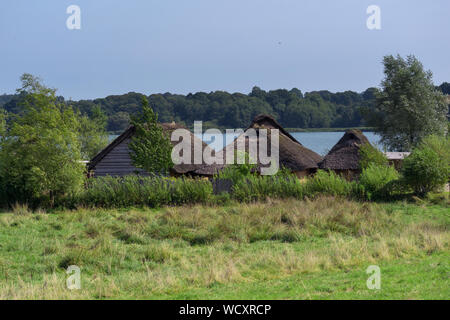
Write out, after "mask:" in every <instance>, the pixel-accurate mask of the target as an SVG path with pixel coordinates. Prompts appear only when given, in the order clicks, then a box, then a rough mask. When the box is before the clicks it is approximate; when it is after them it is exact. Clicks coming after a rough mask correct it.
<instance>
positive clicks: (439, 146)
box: [402, 136, 450, 196]
mask: <svg viewBox="0 0 450 320" xmlns="http://www.w3.org/2000/svg"><path fill="white" fill-rule="evenodd" d="M402 173H403V177H404V180H405V183H406V184H407V185H408V186H409V187H411V188H412V189H413V190H414V192H415V193H416V194H417V195H420V196H423V195H425V194H427V193H428V192H430V191H433V190H436V189H438V188H442V186H443V185H444V184H445V183H447V182H448V181H450V139H449V138H446V137H439V136H429V137H427V138H425V139H424V140H423V141H422V142H421V143H420V145H419V146H418V147H416V148H415V149H414V150H413V152H412V154H411V155H410V156H409V157H407V158H406V159H405V160H404V163H403V168H402Z"/></svg>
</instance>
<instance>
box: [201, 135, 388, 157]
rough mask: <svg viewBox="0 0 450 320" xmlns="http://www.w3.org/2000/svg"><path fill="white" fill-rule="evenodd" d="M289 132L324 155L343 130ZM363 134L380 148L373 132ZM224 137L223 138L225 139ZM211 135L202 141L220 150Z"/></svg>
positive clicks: (231, 138)
mask: <svg viewBox="0 0 450 320" xmlns="http://www.w3.org/2000/svg"><path fill="white" fill-rule="evenodd" d="M290 134H291V135H292V136H293V137H294V138H295V139H296V140H297V141H299V142H300V143H301V144H302V145H304V146H305V147H306V148H308V149H311V150H313V151H314V152H317V153H318V154H320V155H326V154H327V153H328V151H330V150H331V148H333V146H334V145H335V144H336V143H337V142H338V141H339V139H341V138H342V136H343V135H344V132H290ZM364 135H365V136H366V137H367V139H369V141H370V143H371V144H372V145H376V146H377V147H378V148H380V145H379V141H380V137H379V136H378V135H376V134H375V133H373V132H364ZM224 137H225V139H227V138H228V139H229V140H228V141H230V142H231V141H233V138H235V137H233V136H232V135H229V136H227V135H226V134H224ZM225 139H224V140H225ZM211 140H212V139H211V135H206V134H204V135H203V141H205V142H206V143H207V144H208V145H209V146H211V147H212V148H213V149H214V150H221V149H222V148H223V147H224V144H226V143H224V142H222V141H211Z"/></svg>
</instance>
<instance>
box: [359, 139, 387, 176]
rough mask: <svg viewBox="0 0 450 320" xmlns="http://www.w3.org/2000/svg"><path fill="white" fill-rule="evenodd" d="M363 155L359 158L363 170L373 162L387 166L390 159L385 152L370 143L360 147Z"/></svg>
mask: <svg viewBox="0 0 450 320" xmlns="http://www.w3.org/2000/svg"><path fill="white" fill-rule="evenodd" d="M359 154H360V156H361V158H360V160H359V167H360V168H361V170H364V169H367V168H368V167H369V166H370V165H371V164H373V165H377V166H387V164H388V159H387V158H386V156H385V155H384V153H383V152H381V151H380V150H378V149H377V148H375V147H373V146H372V145H370V144H369V143H367V144H364V145H362V146H361V147H360V148H359Z"/></svg>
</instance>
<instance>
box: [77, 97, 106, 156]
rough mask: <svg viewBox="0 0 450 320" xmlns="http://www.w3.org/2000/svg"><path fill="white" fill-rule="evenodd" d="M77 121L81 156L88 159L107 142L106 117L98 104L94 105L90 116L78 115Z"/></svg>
mask: <svg viewBox="0 0 450 320" xmlns="http://www.w3.org/2000/svg"><path fill="white" fill-rule="evenodd" d="M79 122H80V126H79V139H80V144H81V156H82V158H83V159H84V160H90V159H92V158H93V157H94V156H95V155H96V154H97V153H98V152H99V151H100V150H102V149H103V148H104V147H105V146H106V145H107V144H108V133H107V132H106V123H107V117H106V115H105V114H104V113H103V111H102V110H101V108H100V106H95V107H94V108H93V109H92V114H91V116H90V117H88V116H87V115H86V114H84V115H79Z"/></svg>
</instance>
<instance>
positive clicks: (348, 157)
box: [319, 130, 370, 178]
mask: <svg viewBox="0 0 450 320" xmlns="http://www.w3.org/2000/svg"><path fill="white" fill-rule="evenodd" d="M366 143H368V144H370V142H369V140H368V139H367V137H366V136H365V135H364V134H363V133H362V132H361V131H360V130H347V131H346V132H345V134H344V135H343V136H342V138H341V139H340V140H339V141H338V142H337V143H336V144H335V145H334V147H333V148H332V149H331V150H330V152H328V154H327V155H326V156H325V158H324V159H323V160H322V161H321V162H320V163H319V168H320V169H327V170H333V171H336V172H339V173H344V174H345V175H346V176H347V177H348V178H353V176H354V175H355V174H357V173H359V160H360V159H361V156H360V154H359V148H360V147H361V146H362V145H363V144H366Z"/></svg>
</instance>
